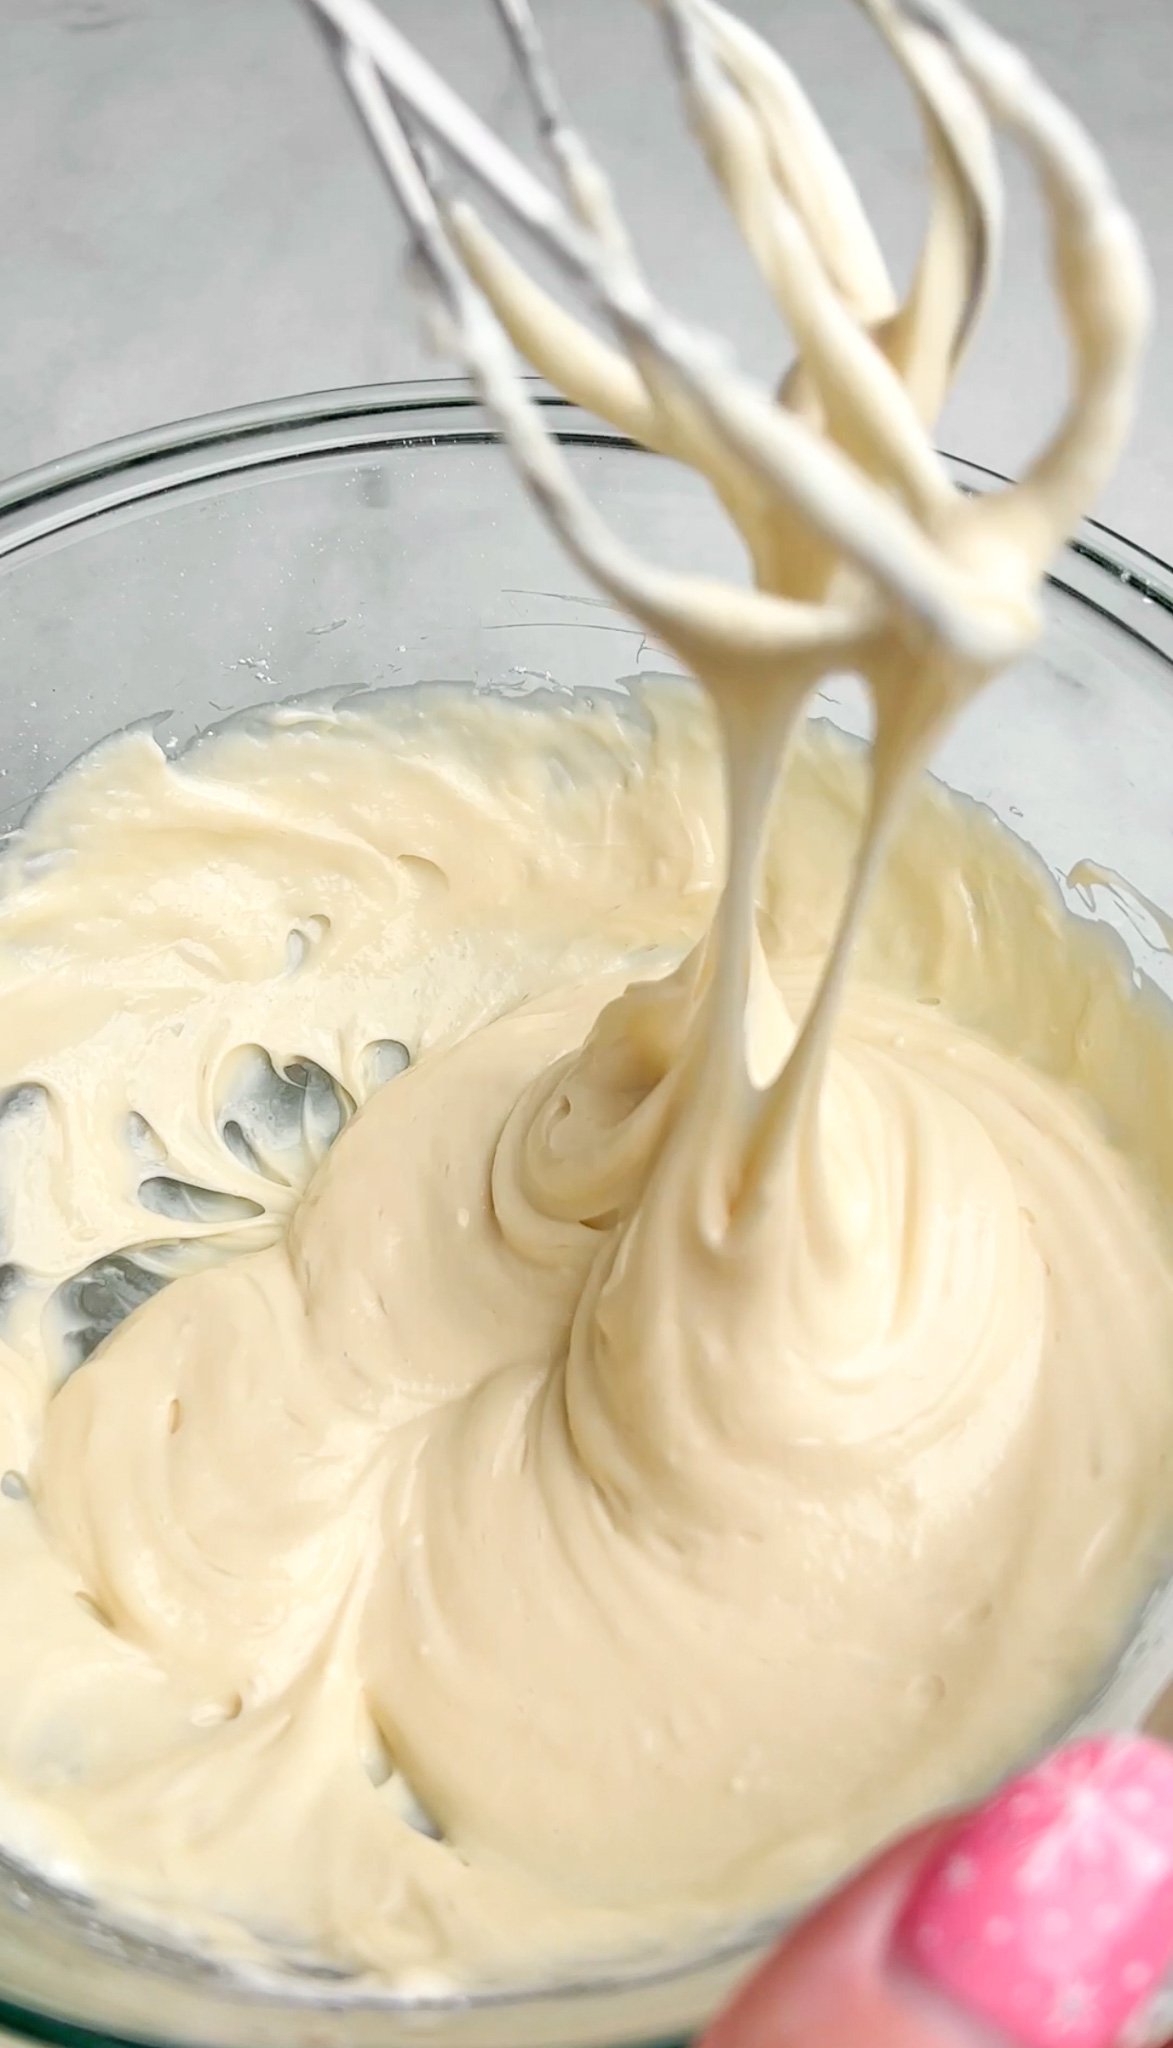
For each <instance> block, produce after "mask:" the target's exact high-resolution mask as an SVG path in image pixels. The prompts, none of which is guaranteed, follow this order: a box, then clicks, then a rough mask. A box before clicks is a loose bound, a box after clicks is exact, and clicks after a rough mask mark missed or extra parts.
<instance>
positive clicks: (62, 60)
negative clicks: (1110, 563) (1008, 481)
mask: <svg viewBox="0 0 1173 2048" xmlns="http://www.w3.org/2000/svg"><path fill="white" fill-rule="evenodd" d="M393 11H394V13H395V16H396V19H397V20H398V21H399V22H400V23H401V24H402V25H403V26H404V27H405V28H406V29H407V31H408V32H409V33H410V34H411V35H413V36H414V37H415V38H417V39H418V40H419V42H420V43H421V44H422V45H423V46H424V47H425V48H426V49H427V50H428V51H429V52H430V53H432V54H434V55H436V56H437V57H438V58H439V59H440V61H442V63H443V64H444V65H445V67H446V68H447V70H448V71H449V74H450V76H451V77H452V78H453V80H454V82H455V83H457V84H458V85H460V86H461V87H462V88H464V89H465V90H467V91H469V92H470V93H472V94H473V95H474V96H475V98H476V100H477V103H478V104H479V106H480V107H481V109H482V111H484V112H485V113H486V114H487V115H488V116H489V118H490V119H491V120H492V121H494V122H495V123H496V124H497V125H499V126H500V127H501V128H502V129H503V131H504V132H505V133H506V134H507V135H508V136H509V137H510V139H511V140H520V139H521V138H522V137H524V135H525V132H526V130H525V122H524V116H523V110H522V108H521V105H520V100H519V95H518V92H517V89H516V86H515V85H514V83H513V82H512V81H511V80H510V78H509V75H508V71H507V67H506V65H505V62H504V59H503V55H502V50H501V45H500V40H499V36H498V34H497V31H496V29H495V26H494V24H493V22H492V19H491V15H490V9H489V5H488V0H395V6H394V9H393ZM742 12H743V13H745V14H746V15H747V17H748V18H750V19H751V20H753V21H754V22H755V23H756V24H758V25H759V26H761V27H763V28H765V29H766V30H767V32H768V33H769V34H770V35H771V37H772V38H773V39H774V40H775V41H776V42H777V43H778V44H779V45H780V47H782V48H783V50H784V51H785V53H786V54H787V55H788V56H789V57H790V58H791V59H792V60H793V61H794V63H795V64H796V66H797V67H798V68H799V70H800V72H801V75H802V76H803V78H804V80H805V81H806V82H807V84H808V85H809V86H810V88H811V89H812V90H813V92H814V94H815V97H816V99H817V101H818V103H819V105H820V107H821V109H822V111H823V112H824V115H825V117H826V118H827V120H828V121H829V123H830V125H831V127H832V129H833V131H834V133H835V134H836V136H837V137H838V138H839V140H840V142H841V143H842V145H843V147H844V150H845V153H846V155H847V157H848V159H849V161H850V163H851V165H852V167H853V169H854V170H855V172H856V175H857V177H858V180H859V183H860V185H861V188H862V190H863V192H864V193H865V195H866V196H867V199H868V201H869V204H870V205H871V208H872V211H873V215H874V218H875V219H876V221H877V224H878V225H879V226H880V228H881V230H882V232H883V234H884V236H885V239H886V242H887V245H888V247H889V250H890V251H891V254H892V257H893V261H894V265H895V268H896V270H897V273H898V274H900V273H902V272H903V271H904V270H906V269H907V266H908V262H909V259H910V257H911V253H912V251H913V249H914V247H915V242H916V235H917V228H918V222H919V219H920V212H921V207H922V204H923V189H922V185H921V183H920V178H919V149H918V138H917V133H916V128H915V124H914V122H913V121H912V120H911V119H910V118H909V111H908V108H907V105H906V103H905V101H904V98H903V95H902V91H901V88H900V86H899V84H898V83H897V82H896V81H895V79H894V78H893V77H892V76H891V75H890V73H889V72H888V70H887V69H886V67H885V65H884V63H883V62H882V61H881V60H880V59H879V57H878V55H877V51H876V47H875V45H874V42H873V40H872V38H871V36H870V35H869V32H868V30H867V28H866V26H865V25H864V23H863V22H862V21H861V19H860V18H859V16H858V14H857V11H856V10H855V9H854V8H853V7H852V5H851V4H850V0H744V4H743V6H742ZM987 12H988V14H989V16H990V18H991V19H992V20H993V21H994V22H995V24H996V25H997V26H999V27H1002V28H1004V29H1006V30H1008V31H1010V32H1012V33H1014V34H1015V35H1016V36H1017V37H1018V38H1019V40H1020V41H1022V42H1023V43H1024V44H1025V45H1026V46H1027V47H1028V48H1029V50H1030V51H1031V53H1032V55H1033V56H1034V57H1035V59H1036V61H1037V63H1038V64H1039V66H1040V67H1041V68H1042V69H1043V70H1044V72H1045V73H1046V75H1047V76H1048V77H1049V78H1050V80H1051V81H1052V82H1053V83H1054V84H1055V85H1056V86H1057V87H1058V88H1060V89H1061V90H1062V91H1063V92H1064V93H1065V94H1066V95H1067V96H1068V97H1069V98H1070V100H1071V101H1072V103H1073V104H1074V105H1075V107H1076V108H1077V109H1078V110H1079V112H1080V113H1081V114H1083V115H1084V117H1085V118H1086V119H1087V120H1088V121H1089V122H1090V123H1091V124H1092V125H1093V126H1094V128H1095V130H1096V132H1097V133H1098V135H1099V136H1100V138H1101V140H1102V141H1103V143H1104V145H1105V146H1106V148H1107V149H1108V151H1109V153H1110V156H1111V159H1112V161H1113V164H1114V166H1115V169H1116V172H1117V175H1118V177H1119V180H1120V183H1121V185H1122V187H1123V189H1124V191H1125V193H1126V195H1127V197H1128V199H1129V201H1130V203H1131V205H1132V206H1133V208H1134V209H1135V211H1136V213H1137V215H1138V216H1139V219H1140V221H1141V224H1142V227H1143V229H1144V232H1145V235H1146V238H1147V241H1148V246H1149V251H1150V255H1151V259H1152V264H1153V268H1154V271H1155V273H1156V277H1157V282H1158V287H1159V288H1160V287H1161V286H1162V285H1163V286H1164V291H1165V296H1166V298H1169V297H1170V296H1171V295H1173V208H1171V207H1170V205H1169V193H1170V189H1171V188H1173V121H1171V120H1170V111H1171V105H1173V87H1171V84H1170V71H1171V64H1170V59H1171V58H1173V0H989V5H988V9H987ZM543 19H544V20H545V22H546V24H547V27H548V31H549V34H550V37H551V41H552V43H553V45H554V49H555V52H556V55H557V58H558V61H559V67H560V70H561V72H562V75H563V79H564V82H565V84H566V87H567V90H568V92H569V94H570V96H571V99H572V103H573V106H574V108H575V111H576V113H577V115H578V117H579V119H580V121H581V122H582V124H583V125H584V126H585V127H586V128H587V129H588V130H589V132H590V134H591V135H592V137H593V138H594V140H595V141H596V143H597V145H598V146H599V148H600V150H601V153H602V154H603V156H604V159H605V161H606V162H607V163H608V164H609V166H610V167H611V169H612V170H613V172H614V175H615V177H616V181H617V183H618V186H619V188H620V192H621V195H622V197H623V200H624V203H625V205H626V207H627V209H628V211H629V214H630V216H631V219H632V221H633V224H634V226H635V228H636V231H637V234H638V238H639V241H640V244H641V247H642V248H643V250H644V251H645V253H646V255H647V258H648V261H649V267H650V268H651V270H652V271H653V273H654V275H655V277H656V280H657V282H658V284H659V286H660V287H661V289H662V291H663V293H664V295H665V297H667V298H668V299H669V300H671V301H674V302H675V303H676V304H677V305H678V306H679V307H680V309H681V310H683V311H686V312H690V313H693V314H695V315H699V316H700V317H702V318H706V317H707V318H708V319H709V320H710V321H713V320H715V321H717V322H718V323H719V324H720V325H721V326H722V327H723V328H724V329H725V330H726V331H728V332H731V333H732V334H734V335H735V336H736V337H737V340H738V343H739V347H740V349H741V351H742V354H743V356H744V357H745V359H747V360H748V361H749V362H750V363H751V364H752V365H753V366H754V367H756V368H758V369H760V370H762V371H763V372H765V371H772V370H774V369H775V368H776V367H777V366H778V364H779V362H780V361H781V360H782V358H783V357H784V355H785V352H786V351H785V343H784V340H783V338H782V337H781V336H780V335H779V334H778V332H777V328H776V323H775V321H774V318H773V315H772V312H771V310H770V308H769V307H768V306H767V304H766V302H765V300H764V297H763V294H762V292H761V290H760V288H759V287H758V285H757V283H756V281H755V279H754V277H753V276H752V274H751V272H750V270H749V267H748V264H747V263H746V261H745V260H744V258H743V257H741V255H740V254H739V252H738V250H737V249H736V247H735V246H734V245H733V243H732V241H731V238H730V237H729V235H728V234H727V233H722V231H721V224H720V222H719V219H718V209H717V205H716V201H715V200H714V198H713V195H712V193H711V192H710V190H709V189H708V186H707V182H706V179H705V176H704V174H703V172H702V170H701V169H700V167H699V166H698V164H697V163H696V161H695V158H694V157H693V155H692V154H691V153H690V151H689V149H688V147H687V144H686V142H685V140H684V138H683V134H682V123H681V119H680V114H679V110H678V107H677V106H676V104H675V101H674V96H673V92H672V90H671V87H670V86H669V84H668V82H667V78H666V76H665V72H664V65H663V60H662V56H661V52H660V50H659V47H658V43H657V32H656V28H655V24H654V22H653V21H652V20H651V18H650V15H649V11H648V10H646V9H645V8H643V7H641V6H639V5H637V4H636V0H545V6H544V8H543ZM0 27H2V28H3V42H4V63H3V66H2V67H0V180H2V185H3V190H4V192H5V193H6V195H7V198H8V205H7V208H6V218H5V227H4V233H3V236H2V237H0V304H2V305H3V307H4V326H3V336H2V340H0V472H4V473H10V472H11V471H13V470H17V469H22V468H25V467H27V466H29V465H31V464H34V463H38V462H41V461H44V460H46V459H47V458H48V457H51V456H54V455H59V454H63V453H66V452H68V451H69V450H71V449H74V448H76V447H79V446H81V445H84V444H86V443H88V442H92V441H95V440H101V439H105V438H106V437H108V436H111V435H115V434H120V433H124V432H127V431H129V430H131V429H134V428H138V427H143V426H148V425H153V424H155V423H157V422H159V421H162V420H166V419H170V418H175V417H179V416H183V415H187V414H191V413H196V412H201V411H204V410H208V409H212V408H217V407H220V406H225V405H233V404H238V403H241V402H244V401H247V400H251V399H256V398H262V397H272V396H275V395H278V394H284V393H290V392H299V391H306V390H311V389H315V388H320V387H322V386H327V385H336V384H347V383H360V382H368V381H377V380H380V379H383V378H396V377H415V376H421V375H434V374H436V373H437V371H438V370H439V369H442V368H444V367H445V366H444V365H440V364H437V362H436V361H435V359H434V358H433V357H432V356H431V355H430V354H429V353H428V351H427V349H426V348H425V347H424V345H423V342H422V339H421V337H420V335H419V333H418V331H417V326H416V322H415V319H414V315H413V309H412V305H411V302H410V299H409V296H408V294H407V293H406V291H405V288H404V285H403V281H402V271H401V248H400V243H399V238H398V234H397V230H396V228H395V225H394V222H393V219H392V216H391V214H390V211H389V208H388V204H387V201H386V199H385V198H384V195H383V193H382V191H381V189H380V187H379V185H378V183H377V182H376V179H375V177H374V173H373V171H372V169H371V167H370V165H369V164H368V161H367V158H366V156H365V154H364V152H363V150H362V149H361V147H360V145H359V142H358V139H357V137H356V136H355V134H354V133H353V132H352V129H351V126H350V123H349V119H348V116H347V114H346V112H345V110H344V108H343V107H342V105H341V103H340V99H339V97H338V96H337V91H336V88H335V87H334V86H333V83H332V81H331V80H330V79H329V78H328V77H326V76H324V60H323V56H322V53H321V51H320V49H319V47H318V45H317V43H316V40H315V38H314V37H313V35H312V33H311V32H310V30H309V28H308V26H307V24H306V22H305V21H304V20H303V19H302V17H301V15H300V12H299V10H298V8H297V7H296V5H295V4H294V0H0ZM1012 185H1013V187H1014V189H1015V190H1016V191H1017V190H1018V188H1019V180H1018V178H1017V177H1016V176H1014V175H1013V173H1012ZM1012 226H1013V232H1012V234H1011V237H1010V242H1009V247H1008V250H1007V257H1006V264H1005V274H1004V284H1003V290H1002V296H1001V300H1000V303H999V306H998V308H997V310H996V312H995V313H994V315H993V317H992V318H991V319H990V321H989V323H988V327H987V331H986V333H985V335H984V337H983V339H982V342H981V345H980V347H979V348H978V350H977V351H976V352H975V354H974V356H973V357H972V359H971V362H970V364H969V366H968V371H967V375H966V379H965V384H964V389H963V390H962V391H961V392H960V393H959V394H958V395H957V397H956V398H955V399H954V400H953V402H952V403H951V405H950V408H949V411H948V413H947V415H946V418H945V420H944V421H943V423H942V427H941V435H940V438H941V441H942V444H943V445H944V446H946V447H949V448H951V449H953V450H955V451H956V452H958V453H960V454H964V455H966V456H968V457H970V458H971V459H973V460H976V461H980V462H985V463H987V464H989V465H991V466H993V467H995V468H999V469H1005V470H1009V471H1014V470H1016V469H1017V468H1018V467H1019V466H1020V465H1021V463H1022V461H1023V458H1024V456H1025V455H1026V453H1027V452H1028V451H1029V449H1030V447H1031V446H1032V444H1033V443H1034V441H1035V440H1036V439H1037V437H1038V436H1039V434H1040V432H1041V431H1042V430H1043V428H1044V426H1045V425H1046V423H1047V421H1048V420H1049V419H1050V418H1051V417H1052V416H1053V414H1054V409H1055V406H1056V404H1057V401H1058V397H1059V391H1058V388H1057V381H1056V375H1055V364H1056V362H1057V361H1058V360H1060V356H1059V350H1058V343H1057V338H1056V332H1055V326H1054V320H1053V315H1052V312H1051V309H1050V303H1049V297H1048V293H1047V290H1046V286H1045V278H1044V264H1043V261H1042V257H1041V251H1040V246H1039V234H1038V229H1039V223H1038V219H1037V211H1036V208H1035V207H1034V205H1033V204H1032V203H1030V201H1029V199H1028V200H1027V201H1025V202H1024V204H1023V205H1021V206H1019V207H1015V208H1014V209H1013V213H1012ZM1171 388H1173V342H1171V341H1170V339H1169V336H1168V334H1167V333H1164V332H1160V331H1159V332H1158V335H1157V339H1156V342H1155V345H1154V349H1153V355H1152V359H1151V365H1150V373H1149V378H1148V388H1147V395H1146V401H1145V409H1144V414H1143V418H1142V422H1141V426H1140V429H1139V431H1138V433H1137V435H1136V438H1135V440H1134V443H1133V446H1132V448H1131V450H1130V452H1129V454H1128V456H1127V459H1126V461H1125V463H1124V465H1123V466H1122V468H1121V470H1120V473H1119V475H1118V476H1117V478H1116V479H1115V481H1114V482H1113V484H1112V485H1111V487H1110V488H1109V490H1108V491H1107V492H1106V494H1105V497H1104V500H1103V502H1102V505H1101V506H1100V508H1099V509H1100V513H1101V516H1102V517H1103V518H1105V519H1106V520H1107V521H1108V522H1109V523H1110V524H1112V525H1115V526H1117V527H1119V528H1120V529H1121V530H1123V531H1125V532H1127V533H1129V534H1130V535H1131V536H1132V537H1133V538H1134V539H1136V540H1138V541H1140V542H1141V543H1143V544H1144V545H1146V546H1147V547H1149V548H1151V549H1152V550H1154V551H1155V552H1157V553H1159V554H1162V553H1163V554H1166V555H1168V554H1169V553H1171V552H1173V412H1171V409H1170V406H1169V404H1168V394H1169V393H1170V390H1171Z"/></svg>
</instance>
